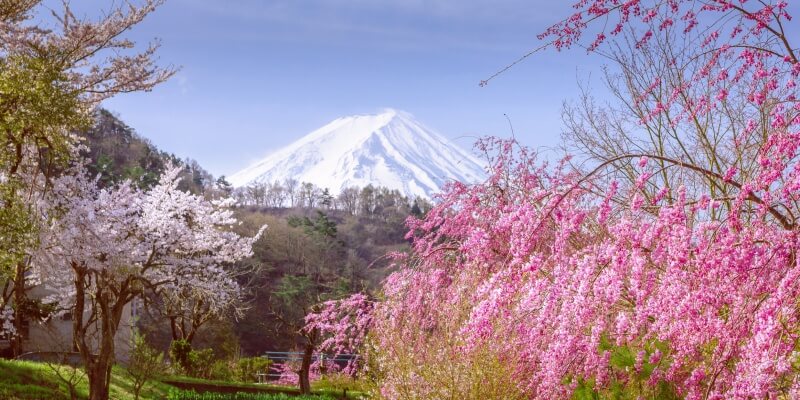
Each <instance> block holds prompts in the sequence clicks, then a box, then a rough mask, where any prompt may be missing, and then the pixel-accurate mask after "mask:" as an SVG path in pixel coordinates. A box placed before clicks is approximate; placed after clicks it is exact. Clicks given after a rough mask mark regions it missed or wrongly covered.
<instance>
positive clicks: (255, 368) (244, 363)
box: [236, 357, 272, 382]
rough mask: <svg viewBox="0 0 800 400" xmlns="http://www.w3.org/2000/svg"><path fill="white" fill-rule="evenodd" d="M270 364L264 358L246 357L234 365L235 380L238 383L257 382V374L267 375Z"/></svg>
mask: <svg viewBox="0 0 800 400" xmlns="http://www.w3.org/2000/svg"><path fill="white" fill-rule="evenodd" d="M270 364H272V362H271V361H270V360H268V359H266V358H264V357H247V358H242V359H239V361H238V362H237V363H236V380H238V381H239V382H258V377H257V375H256V374H258V373H269V366H270Z"/></svg>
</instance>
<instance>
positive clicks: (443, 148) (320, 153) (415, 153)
mask: <svg viewBox="0 0 800 400" xmlns="http://www.w3.org/2000/svg"><path fill="white" fill-rule="evenodd" d="M484 176H485V170H484V168H483V164H482V163H481V162H480V161H479V160H478V159H477V158H476V157H475V156H473V155H472V154H470V153H469V152H467V151H465V150H463V149H461V148H460V147H458V146H457V145H455V144H454V143H452V142H451V141H449V140H448V139H446V138H445V137H443V136H442V135H440V134H438V133H436V132H435V131H433V130H431V129H429V128H427V127H426V126H425V125H423V124H422V123H420V122H419V121H417V120H416V119H415V118H414V117H413V115H411V114H410V113H407V112H404V111H399V110H395V109H385V110H383V111H382V112H380V113H378V114H369V115H354V116H348V117H340V118H337V119H335V120H333V121H331V122H329V123H327V124H326V125H324V126H322V127H320V128H318V129H316V130H314V131H312V132H311V133H309V134H307V135H305V136H303V137H302V138H300V139H298V140H296V141H295V142H293V143H291V144H289V145H288V146H285V147H283V148H281V149H279V150H277V151H275V152H273V153H271V154H270V155H268V156H267V157H265V158H264V159H262V160H261V161H259V162H256V163H255V164H253V165H251V166H250V167H247V168H245V169H243V170H241V171H239V172H237V173H235V174H233V175H231V176H230V177H229V180H230V182H231V183H232V184H233V185H234V186H237V187H242V186H246V185H248V184H250V183H254V182H274V181H284V180H286V179H295V180H297V181H301V182H310V183H313V184H315V185H317V186H319V187H324V188H328V189H330V190H331V191H332V192H333V193H334V194H335V193H337V192H339V191H341V190H342V189H344V188H346V187H348V186H360V187H363V186H366V185H368V184H372V185H373V186H385V187H388V188H390V189H397V190H399V191H400V192H401V193H403V194H405V195H407V196H409V197H418V196H420V197H427V198H430V197H431V196H432V195H433V194H434V193H436V192H438V191H440V190H441V188H442V186H443V185H444V184H445V183H446V182H447V181H449V180H459V181H465V182H475V181H479V180H481V179H483V177H484Z"/></svg>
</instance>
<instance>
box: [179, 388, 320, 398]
mask: <svg viewBox="0 0 800 400" xmlns="http://www.w3.org/2000/svg"><path fill="white" fill-rule="evenodd" d="M167 399H168V400H336V398H335V397H332V396H326V395H310V396H299V395H287V394H285V393H227V394H224V393H211V392H206V393H197V392H194V391H186V390H172V391H170V393H169V395H168V397H167Z"/></svg>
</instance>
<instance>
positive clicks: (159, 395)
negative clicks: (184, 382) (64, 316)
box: [0, 359, 171, 400]
mask: <svg viewBox="0 0 800 400" xmlns="http://www.w3.org/2000/svg"><path fill="white" fill-rule="evenodd" d="M55 369H58V371H60V372H62V374H68V373H69V372H70V370H71V368H69V367H65V366H60V365H54V364H47V363H38V362H32V361H16V360H3V359H0V399H8V400H41V399H54V400H62V399H63V400H69V388H68V386H67V384H66V383H65V382H63V381H62V380H61V379H59V377H58V375H57V374H56V370H55ZM170 388H171V386H169V385H166V384H163V383H161V382H148V384H147V385H145V387H144V389H142V393H141V396H140V398H141V399H164V398H166V397H167V394H168V392H169V389H170ZM76 389H77V393H78V397H79V398H81V399H86V398H88V397H89V383H88V381H87V379H86V377H85V376H84V377H83V379H81V380H80V381H79V382H78V384H77V385H76ZM109 390H110V397H111V398H112V399H115V400H117V399H119V400H133V398H134V396H133V383H132V381H131V380H130V378H129V377H128V376H127V375H126V374H125V372H124V370H123V369H122V368H119V367H114V371H113V374H112V376H111V387H110V389H109Z"/></svg>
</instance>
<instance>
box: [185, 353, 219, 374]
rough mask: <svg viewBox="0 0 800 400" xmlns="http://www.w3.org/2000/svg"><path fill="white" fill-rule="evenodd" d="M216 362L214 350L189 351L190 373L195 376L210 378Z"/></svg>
mask: <svg viewBox="0 0 800 400" xmlns="http://www.w3.org/2000/svg"><path fill="white" fill-rule="evenodd" d="M213 364H214V350H213V349H203V350H192V351H190V352H189V371H188V372H189V375H191V376H193V377H195V378H203V379H208V378H209V377H210V376H211V367H212V366H213Z"/></svg>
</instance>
